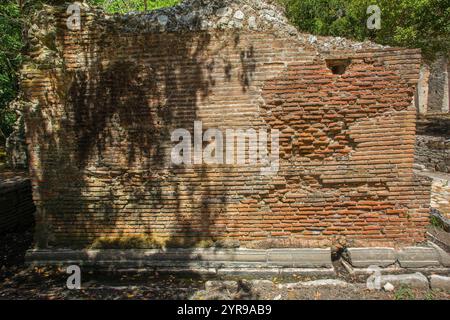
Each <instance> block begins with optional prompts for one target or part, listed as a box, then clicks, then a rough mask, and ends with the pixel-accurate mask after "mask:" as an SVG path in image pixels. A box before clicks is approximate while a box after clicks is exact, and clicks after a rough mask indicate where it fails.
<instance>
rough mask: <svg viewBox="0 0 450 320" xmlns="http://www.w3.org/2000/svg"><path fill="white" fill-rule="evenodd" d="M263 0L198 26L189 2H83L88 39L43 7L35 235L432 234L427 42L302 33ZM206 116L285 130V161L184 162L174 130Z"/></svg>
mask: <svg viewBox="0 0 450 320" xmlns="http://www.w3.org/2000/svg"><path fill="white" fill-rule="evenodd" d="M197 2H199V1H193V3H194V4H195V3H197ZM253 2H255V1H248V2H246V3H247V5H246V7H242V8H241V7H236V3H234V2H232V3H231V4H229V5H228V7H225V8H222V7H221V5H220V2H212V3H213V5H211V6H210V7H207V8H206V9H204V10H205V12H203V11H201V10H203V9H200V11H201V13H202V14H201V15H199V16H201V17H202V18H203V19H205V20H198V21H196V22H192V21H191V22H190V24H187V25H184V24H181V22H180V21H185V20H186V19H188V18H189V15H192V14H191V13H183V12H185V11H183V10H187V9H183V7H176V8H175V9H170V10H173V11H170V10H169V9H167V10H166V11H164V10H162V11H158V12H156V13H153V14H151V15H148V16H144V17H138V16H128V17H115V18H111V17H105V16H104V14H103V13H102V12H100V11H96V10H92V9H86V8H84V9H83V15H82V21H83V27H82V29H81V30H79V31H71V30H68V29H67V27H66V19H67V14H66V13H65V10H64V8H62V9H61V8H52V9H48V10H49V11H47V12H45V13H44V14H41V15H38V16H37V17H36V19H35V21H36V22H35V23H36V28H32V29H31V31H30V38H31V43H32V47H31V51H30V57H31V58H32V63H29V64H27V65H26V66H25V67H24V70H23V75H24V77H23V81H22V85H23V88H24V91H25V92H26V95H27V98H28V100H29V101H30V107H29V109H28V110H27V113H26V123H27V140H28V145H29V153H30V168H31V169H30V170H31V174H32V177H33V187H34V189H33V191H34V199H35V202H36V204H37V207H38V221H37V240H38V245H40V246H46V245H47V244H50V245H57V246H77V245H86V244H90V243H92V242H93V241H95V240H96V239H97V238H99V237H119V236H122V237H127V236H134V235H146V236H148V237H153V238H158V239H164V241H166V242H170V243H176V244H190V245H193V244H195V243H196V242H198V241H201V240H205V239H206V240H209V239H213V240H217V239H224V238H226V239H238V240H240V241H241V243H242V244H245V243H249V242H252V241H257V240H265V239H296V240H298V241H299V242H304V243H306V244H310V245H317V244H318V243H324V242H325V243H332V242H335V241H341V242H342V241H344V242H346V243H349V244H359V245H375V244H379V243H382V242H385V243H386V242H390V243H396V244H399V243H416V242H420V241H422V240H424V234H425V226H426V225H427V223H428V218H429V217H428V211H429V202H430V194H429V189H430V183H429V181H427V180H424V179H423V178H417V177H416V176H415V175H414V174H413V162H414V141H415V119H416V111H415V107H414V106H413V105H412V97H413V93H414V90H415V87H414V86H415V83H416V82H417V80H418V76H419V71H418V69H419V67H420V62H421V56H420V52H418V51H417V50H406V49H395V48H384V47H381V46H376V45H372V44H356V43H351V42H346V41H345V40H342V39H340V40H339V39H338V40H339V41H340V42H339V41H337V40H336V39H325V38H324V39H322V38H319V39H317V38H315V37H311V36H308V35H302V34H299V33H297V32H296V31H295V30H293V28H292V27H290V26H289V25H287V24H286V23H285V20H283V18H278V16H277V14H275V13H276V12H275V13H270V10H272V9H273V10H275V9H274V8H272V7H271V6H269V7H267V8H266V7H263V8H262V9H261V8H260V7H258V8H256V7H251V6H250V5H251V3H253ZM258 3H259V2H258ZM177 10H179V11H177ZM261 10H262V11H261ZM264 10H265V11H264ZM191 11H192V10H190V9H189V10H187V11H186V12H191ZM174 12H175V13H176V14H178V15H183V14H186V15H185V16H182V17H181V18H175V13H174ZM261 12H263V13H261ZM191 18H192V17H191ZM227 19H228V20H227ZM183 23H184V22H183ZM180 25H181V26H180ZM342 61H346V66H345V68H344V69H345V70H343V71H344V73H343V74H334V73H333V72H332V69H333V65H334V64H335V63H341V62H342ZM341 71H342V70H341ZM338 73H342V72H338ZM194 121H202V124H203V130H206V129H208V128H219V129H223V130H225V129H227V128H233V129H238V128H241V129H249V128H253V129H255V130H258V129H261V128H264V129H267V130H268V131H270V130H275V129H278V130H280V167H279V171H278V172H277V173H276V175H261V170H260V169H261V168H260V165H246V166H245V165H244V166H242V165H206V164H203V165H191V166H188V165H181V166H174V165H172V164H171V161H170V154H171V149H172V147H173V146H174V143H173V142H171V132H172V131H173V130H175V129H177V128H186V129H188V130H189V131H191V132H192V131H193V127H194Z"/></svg>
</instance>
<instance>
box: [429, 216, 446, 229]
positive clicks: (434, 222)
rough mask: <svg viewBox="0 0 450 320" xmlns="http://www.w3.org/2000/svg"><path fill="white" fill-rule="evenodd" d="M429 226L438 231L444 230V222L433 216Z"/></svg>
mask: <svg viewBox="0 0 450 320" xmlns="http://www.w3.org/2000/svg"><path fill="white" fill-rule="evenodd" d="M430 224H431V225H432V226H433V227H436V228H438V229H442V230H444V228H445V225H444V222H443V221H442V220H441V219H439V218H438V217H435V216H431V219H430Z"/></svg>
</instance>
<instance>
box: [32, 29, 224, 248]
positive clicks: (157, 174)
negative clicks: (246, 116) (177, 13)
mask: <svg viewBox="0 0 450 320" xmlns="http://www.w3.org/2000/svg"><path fill="white" fill-rule="evenodd" d="M144 38H145V41H144V43H148V45H149V46H151V47H153V48H157V50H156V49H155V50H148V51H146V50H141V51H142V52H141V53H138V54H136V55H135V56H133V59H131V58H130V57H124V55H123V53H124V52H128V50H130V51H131V50H132V46H130V44H129V42H127V40H126V39H125V40H117V41H115V42H113V43H112V42H111V43H109V44H107V45H106V46H105V47H104V48H103V47H100V45H99V44H95V45H92V44H90V45H87V46H86V47H82V52H84V53H85V57H84V60H85V61H90V63H89V67H88V68H87V69H79V70H77V71H73V72H69V74H68V75H67V76H66V77H65V78H63V79H58V78H57V77H55V79H54V82H53V86H54V88H53V89H54V90H55V92H56V91H58V90H60V88H61V82H63V84H64V86H65V87H66V88H67V92H66V94H65V95H63V96H62V97H61V96H60V97H59V98H62V99H61V100H62V101H63V102H64V104H63V106H61V105H59V106H58V108H59V109H58V113H59V114H58V116H54V115H52V119H51V120H50V122H52V125H53V127H54V128H58V129H57V130H54V131H53V132H52V133H48V132H47V133H46V132H44V131H45V129H43V127H45V126H42V127H41V128H39V127H38V128H34V130H43V131H42V132H41V133H40V134H36V133H34V136H39V137H40V139H41V141H40V142H39V145H40V146H41V152H40V163H41V165H42V173H43V177H42V181H43V183H41V185H40V186H39V189H38V190H39V191H38V192H39V196H40V198H41V199H42V200H43V202H42V203H41V206H40V212H41V213H40V214H39V218H38V220H39V221H40V222H39V225H40V228H41V230H39V231H38V234H40V236H41V238H42V239H43V241H42V242H41V243H43V246H45V243H46V242H48V244H49V245H50V246H61V247H66V246H69V247H72V248H73V247H83V246H85V245H87V244H89V243H92V242H93V241H94V240H95V238H97V237H98V235H102V236H104V237H108V236H109V237H122V236H125V235H126V236H129V235H133V234H136V235H142V234H145V235H146V236H148V237H153V236H157V233H158V232H156V233H155V230H156V229H158V226H159V230H161V225H162V224H164V225H167V224H170V225H171V227H170V230H171V233H170V235H169V238H168V239H165V240H166V243H168V244H171V245H173V246H176V245H181V246H186V245H188V246H190V247H195V246H196V244H198V243H200V242H202V241H203V240H210V239H212V238H213V237H215V236H216V235H217V230H212V226H213V225H214V223H215V220H216V218H217V217H218V216H219V215H220V214H221V213H222V212H224V211H225V210H226V208H225V206H226V198H227V195H226V194H224V193H223V191H221V193H222V194H220V196H218V192H217V190H216V189H215V188H216V187H215V184H214V179H217V178H212V177H211V176H210V172H211V170H210V168H208V167H206V166H203V165H199V166H196V167H195V168H194V169H193V170H189V169H186V168H183V167H173V166H171V165H170V148H171V146H172V145H173V143H172V142H171V137H170V135H171V132H172V130H174V129H176V128H185V129H187V130H189V131H190V132H193V124H194V121H195V120H199V119H198V115H197V111H198V110H197V109H198V102H199V99H204V98H206V97H207V96H208V94H209V91H210V87H211V86H213V85H214V81H213V80H214V79H213V78H212V77H211V76H207V75H205V70H208V61H207V58H206V55H205V50H206V48H207V46H208V44H209V43H210V36H209V35H207V34H200V35H198V34H197V35H194V34H193V35H182V36H177V35H172V36H168V35H162V34H161V35H155V34H153V35H146V36H145V37H144ZM121 41H123V42H121ZM142 45H143V44H142ZM117 48H120V49H117ZM121 52H122V53H121ZM50 100H51V99H50V98H49V101H50ZM49 101H46V102H43V105H45V106H51V105H52V104H51V103H50V102H49ZM53 107H54V106H53ZM48 112H49V110H42V109H41V110H38V112H37V116H36V119H37V120H38V121H42V122H43V123H46V122H49V121H48V117H49V114H48ZM200 120H201V119H200ZM55 122H58V123H55ZM213 171H214V170H213ZM211 199H213V201H211ZM214 199H215V200H214Z"/></svg>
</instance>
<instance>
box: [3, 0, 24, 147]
mask: <svg viewBox="0 0 450 320" xmlns="http://www.w3.org/2000/svg"><path fill="white" fill-rule="evenodd" d="M21 32H22V23H21V21H20V11H19V8H18V6H17V4H16V2H15V1H4V2H2V3H1V4H0V142H3V143H4V141H5V139H6V137H7V136H8V135H9V134H10V133H11V126H12V124H13V123H14V121H15V115H14V114H13V113H12V112H11V111H9V110H8V109H7V106H8V104H9V102H10V101H12V100H13V99H14V98H15V97H16V95H17V91H18V84H17V77H18V68H19V66H20V64H21V61H22V55H21V50H22V36H21Z"/></svg>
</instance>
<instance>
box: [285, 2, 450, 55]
mask: <svg viewBox="0 0 450 320" xmlns="http://www.w3.org/2000/svg"><path fill="white" fill-rule="evenodd" d="M280 1H281V2H282V3H283V4H284V6H285V7H286V11H287V14H288V17H289V18H290V19H291V21H292V22H293V23H294V24H295V25H296V26H297V27H298V28H299V29H300V30H302V31H305V32H309V33H313V34H317V35H331V36H341V37H347V38H353V39H356V40H359V41H364V40H372V41H375V42H377V43H381V44H385V45H391V46H403V47H414V48H421V49H422V50H423V52H424V54H425V55H427V56H428V57H432V56H433V55H434V54H435V53H437V52H444V53H448V52H449V51H450V4H449V2H448V0H395V1H393V0H301V1H300V0H280ZM370 5H378V6H379V8H380V9H381V29H379V30H369V29H368V28H367V19H368V17H369V15H368V14H367V8H368V7H369V6H370Z"/></svg>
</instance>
